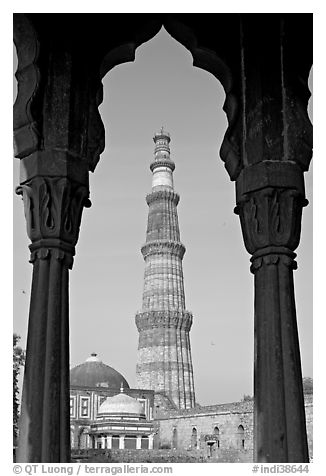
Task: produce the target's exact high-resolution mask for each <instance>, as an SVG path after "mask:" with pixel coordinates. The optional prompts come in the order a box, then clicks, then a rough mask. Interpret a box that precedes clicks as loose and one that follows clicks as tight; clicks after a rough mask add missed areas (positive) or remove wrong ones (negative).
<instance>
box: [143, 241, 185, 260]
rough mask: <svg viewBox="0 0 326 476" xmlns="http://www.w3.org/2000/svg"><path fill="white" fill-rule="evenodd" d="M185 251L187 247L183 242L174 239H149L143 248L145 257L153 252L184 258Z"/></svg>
mask: <svg viewBox="0 0 326 476" xmlns="http://www.w3.org/2000/svg"><path fill="white" fill-rule="evenodd" d="M185 251H186V248H185V246H184V245H183V244H182V243H180V242H178V241H172V240H155V241H149V242H147V243H146V244H145V245H143V246H142V248H141V252H142V255H143V257H144V259H146V258H147V256H149V255H153V254H169V255H174V256H177V257H178V258H180V259H182V258H183V256H184V254H185Z"/></svg>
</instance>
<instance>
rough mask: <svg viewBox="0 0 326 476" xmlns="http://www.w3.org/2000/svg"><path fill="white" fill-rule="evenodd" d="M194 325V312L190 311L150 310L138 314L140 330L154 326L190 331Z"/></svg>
mask: <svg viewBox="0 0 326 476" xmlns="http://www.w3.org/2000/svg"><path fill="white" fill-rule="evenodd" d="M191 325H192V313H191V312H189V311H185V310H184V311H171V310H164V311H148V312H146V311H145V312H138V313H137V314H136V326H137V329H138V331H141V330H145V329H153V328H154V327H170V328H174V329H184V330H186V331H189V330H190V328H191Z"/></svg>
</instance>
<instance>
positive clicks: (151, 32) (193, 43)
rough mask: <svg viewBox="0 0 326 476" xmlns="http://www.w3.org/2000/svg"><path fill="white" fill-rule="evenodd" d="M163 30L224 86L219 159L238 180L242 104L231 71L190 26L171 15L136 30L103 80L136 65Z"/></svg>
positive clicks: (104, 69) (107, 62)
mask: <svg viewBox="0 0 326 476" xmlns="http://www.w3.org/2000/svg"><path fill="white" fill-rule="evenodd" d="M162 27H164V28H165V29H166V31H167V32H168V33H169V34H170V35H171V36H172V38H174V39H175V40H176V41H177V42H179V43H180V44H181V45H183V46H184V47H185V48H186V49H187V50H188V51H189V52H190V53H191V55H192V57H193V65H194V66H196V67H198V68H201V69H203V70H205V71H207V72H208V73H211V74H212V75H213V76H215V78H216V79H217V80H218V81H220V83H221V84H222V86H223V89H224V91H225V101H224V105H223V110H224V112H225V113H226V116H227V120H228V129H227V130H226V132H225V135H224V138H223V142H222V145H221V149H220V156H221V159H222V160H223V161H224V162H225V168H226V170H227V172H228V173H229V175H230V178H231V180H236V178H237V177H238V175H239V173H240V171H241V169H242V163H241V155H240V149H239V146H238V141H237V137H236V134H234V129H235V125H236V122H237V118H238V110H239V107H238V103H239V101H238V98H237V96H236V93H235V92H234V80H233V75H232V72H231V68H230V67H229V66H228V65H227V64H226V62H225V61H223V60H222V59H221V58H220V57H219V56H218V55H217V53H216V52H215V51H213V49H209V48H207V47H202V46H200V45H198V41H197V38H196V35H195V33H194V31H193V30H192V29H191V28H190V27H189V26H187V25H185V24H184V23H182V22H180V21H179V20H178V19H176V18H173V17H172V16H171V15H169V14H166V15H164V14H162V15H161V16H158V17H155V18H154V20H153V19H151V20H149V21H148V23H145V24H144V25H142V26H141V28H140V29H139V30H137V32H136V33H135V35H134V39H133V41H129V42H126V43H123V44H121V45H119V46H117V47H115V48H114V49H112V50H110V51H109V52H108V53H107V54H105V56H104V57H103V60H102V63H101V67H100V76H101V78H103V77H104V76H105V74H106V73H108V72H109V71H110V70H111V69H112V68H114V66H117V65H119V64H122V63H125V62H129V61H134V60H135V52H136V49H137V48H138V47H139V46H140V45H141V44H143V43H145V42H147V41H150V40H151V39H152V38H153V37H154V36H155V35H156V34H157V33H158V32H159V31H160V29H161V28H162Z"/></svg>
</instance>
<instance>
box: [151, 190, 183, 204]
mask: <svg viewBox="0 0 326 476" xmlns="http://www.w3.org/2000/svg"><path fill="white" fill-rule="evenodd" d="M157 200H169V201H171V202H173V203H174V204H175V205H178V203H179V200H180V196H179V195H178V194H177V193H176V192H173V191H172V190H156V191H154V192H151V193H149V194H148V195H147V196H146V202H147V204H148V205H150V204H151V203H153V202H155V201H157Z"/></svg>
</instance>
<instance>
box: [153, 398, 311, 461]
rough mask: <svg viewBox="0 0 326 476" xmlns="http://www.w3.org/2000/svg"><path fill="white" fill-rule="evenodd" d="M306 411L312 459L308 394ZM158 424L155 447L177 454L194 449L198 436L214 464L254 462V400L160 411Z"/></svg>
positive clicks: (200, 447) (199, 445)
mask: <svg viewBox="0 0 326 476" xmlns="http://www.w3.org/2000/svg"><path fill="white" fill-rule="evenodd" d="M305 410H306V425H307V437H308V446H309V456H310V458H312V454H313V453H312V446H313V400H312V395H309V394H308V395H305ZM156 424H157V425H158V432H157V435H156V445H157V446H156V447H160V448H173V447H176V449H177V450H178V451H185V450H189V449H194V444H195V437H194V433H195V435H196V436H197V448H198V449H199V450H200V451H201V452H202V455H203V457H204V458H208V459H210V460H211V461H212V462H213V461H215V462H216V461H219V462H250V461H253V401H246V402H234V403H229V404H221V405H210V406H202V407H199V406H198V407H196V408H192V409H191V410H182V411H181V410H167V409H160V411H157V414H156ZM240 425H241V426H242V427H243V430H244V432H243V436H242V435H241V432H240V431H239V426H240ZM194 429H195V430H194ZM217 429H218V430H217ZM243 440H244V441H243Z"/></svg>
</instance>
